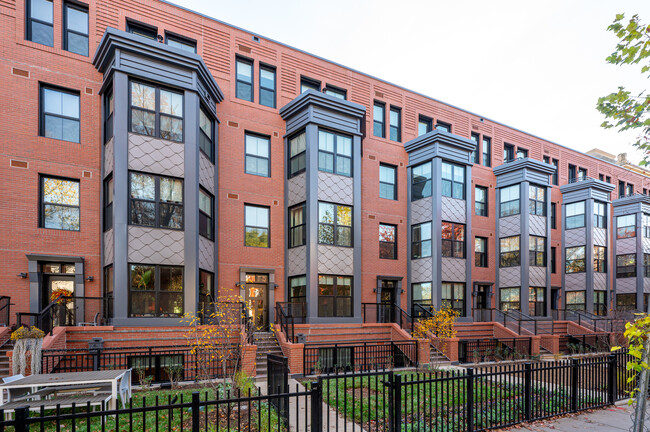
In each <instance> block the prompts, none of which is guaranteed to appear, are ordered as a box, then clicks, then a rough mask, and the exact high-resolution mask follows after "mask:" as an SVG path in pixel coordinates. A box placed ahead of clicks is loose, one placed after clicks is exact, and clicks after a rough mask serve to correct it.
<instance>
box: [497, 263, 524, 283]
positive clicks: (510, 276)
mask: <svg viewBox="0 0 650 432" xmlns="http://www.w3.org/2000/svg"><path fill="white" fill-rule="evenodd" d="M518 286H521V267H506V268H500V269H499V287H501V288H507V287H518Z"/></svg>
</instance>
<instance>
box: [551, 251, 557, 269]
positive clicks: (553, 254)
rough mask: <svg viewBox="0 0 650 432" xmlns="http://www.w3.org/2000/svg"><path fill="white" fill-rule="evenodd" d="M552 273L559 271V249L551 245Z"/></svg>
mask: <svg viewBox="0 0 650 432" xmlns="http://www.w3.org/2000/svg"><path fill="white" fill-rule="evenodd" d="M551 273H553V274H555V273H557V249H556V248H555V247H552V246H551Z"/></svg>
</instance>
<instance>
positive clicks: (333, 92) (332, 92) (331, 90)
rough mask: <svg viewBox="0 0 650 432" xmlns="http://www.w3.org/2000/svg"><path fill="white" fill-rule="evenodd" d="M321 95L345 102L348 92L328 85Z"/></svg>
mask: <svg viewBox="0 0 650 432" xmlns="http://www.w3.org/2000/svg"><path fill="white" fill-rule="evenodd" d="M323 93H325V94H326V95H328V96H333V97H335V98H337V99H341V100H346V99H347V96H348V92H347V91H346V90H344V89H340V88H338V87H334V86H331V85H329V84H327V85H326V86H325V88H324V89H323Z"/></svg>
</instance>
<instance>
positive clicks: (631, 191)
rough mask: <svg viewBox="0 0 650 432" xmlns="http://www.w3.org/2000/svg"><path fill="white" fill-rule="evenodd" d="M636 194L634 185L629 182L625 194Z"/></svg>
mask: <svg viewBox="0 0 650 432" xmlns="http://www.w3.org/2000/svg"><path fill="white" fill-rule="evenodd" d="M633 194H634V185H633V184H630V183H628V184H627V186H626V187H625V195H626V196H630V195H633Z"/></svg>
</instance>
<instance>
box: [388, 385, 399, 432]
mask: <svg viewBox="0 0 650 432" xmlns="http://www.w3.org/2000/svg"><path fill="white" fill-rule="evenodd" d="M392 377H393V381H392V384H393V386H391V393H390V400H392V401H393V406H392V410H391V411H392V420H393V422H392V424H391V425H390V426H391V429H390V430H391V432H401V430H402V377H401V376H400V375H396V374H395V375H392Z"/></svg>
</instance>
